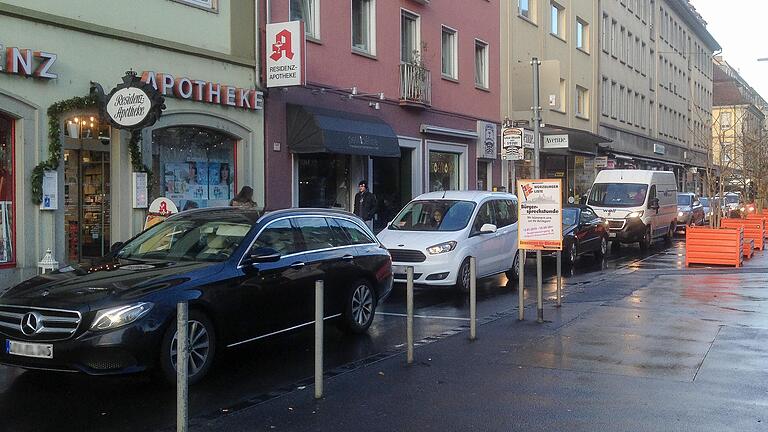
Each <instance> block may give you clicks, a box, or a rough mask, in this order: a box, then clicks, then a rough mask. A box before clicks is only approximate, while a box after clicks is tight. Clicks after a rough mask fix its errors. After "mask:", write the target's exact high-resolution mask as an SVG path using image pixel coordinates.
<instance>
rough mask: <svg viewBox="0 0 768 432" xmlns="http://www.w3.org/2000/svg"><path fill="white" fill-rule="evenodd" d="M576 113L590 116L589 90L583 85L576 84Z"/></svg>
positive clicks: (585, 116)
mask: <svg viewBox="0 0 768 432" xmlns="http://www.w3.org/2000/svg"><path fill="white" fill-rule="evenodd" d="M576 115H578V116H581V117H584V118H589V92H588V91H587V89H585V88H584V87H582V86H576Z"/></svg>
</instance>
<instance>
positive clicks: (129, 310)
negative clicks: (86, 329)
mask: <svg viewBox="0 0 768 432" xmlns="http://www.w3.org/2000/svg"><path fill="white" fill-rule="evenodd" d="M152 306H154V305H153V304H152V303H146V302H142V303H134V304H130V305H127V306H118V307H114V308H110V309H103V310H100V311H99V312H97V313H96V318H94V319H93V324H91V330H111V329H115V328H118V327H122V326H124V325H126V324H130V323H132V322H134V321H136V320H137V319H139V318H141V317H143V316H144V315H146V314H147V313H148V312H149V311H150V310H152Z"/></svg>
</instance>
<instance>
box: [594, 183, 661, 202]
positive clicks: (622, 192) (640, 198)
mask: <svg viewBox="0 0 768 432" xmlns="http://www.w3.org/2000/svg"><path fill="white" fill-rule="evenodd" d="M647 193H648V185H645V184H636V183H595V184H594V185H593V186H592V193H591V194H590V196H589V204H590V205H594V206H598V207H638V206H641V205H643V204H644V203H645V196H646V194H647Z"/></svg>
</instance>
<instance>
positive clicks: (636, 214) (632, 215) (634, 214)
mask: <svg viewBox="0 0 768 432" xmlns="http://www.w3.org/2000/svg"><path fill="white" fill-rule="evenodd" d="M643 213H645V212H644V211H643V210H640V211H636V212H632V213H630V214H628V215H627V219H633V218H641V217H643Z"/></svg>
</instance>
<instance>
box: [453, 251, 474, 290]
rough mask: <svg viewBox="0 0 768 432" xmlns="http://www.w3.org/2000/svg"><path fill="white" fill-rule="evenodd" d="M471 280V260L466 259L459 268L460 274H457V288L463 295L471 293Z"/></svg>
mask: <svg viewBox="0 0 768 432" xmlns="http://www.w3.org/2000/svg"><path fill="white" fill-rule="evenodd" d="M471 278H472V274H471V273H470V271H469V258H465V259H464V261H463V262H462V263H461V265H460V266H459V272H458V273H457V274H456V288H457V289H458V290H459V291H460V292H463V293H466V292H469V281H470V279H471Z"/></svg>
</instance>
